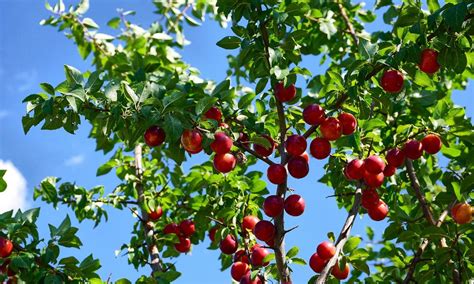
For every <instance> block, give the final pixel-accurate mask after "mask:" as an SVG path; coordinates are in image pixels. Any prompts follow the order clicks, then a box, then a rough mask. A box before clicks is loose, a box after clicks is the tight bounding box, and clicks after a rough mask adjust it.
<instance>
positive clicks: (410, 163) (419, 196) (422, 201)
mask: <svg viewBox="0 0 474 284" xmlns="http://www.w3.org/2000/svg"><path fill="white" fill-rule="evenodd" d="M405 165H406V169H407V174H408V177H409V179H410V183H411V186H412V187H413V190H414V191H415V195H416V198H417V199H418V201H419V202H420V205H421V209H422V210H423V214H424V215H425V218H426V220H427V221H428V223H430V224H431V225H433V226H434V225H436V221H435V219H434V217H433V213H432V212H431V209H430V207H429V206H428V203H427V202H426V199H425V195H424V194H423V193H422V192H421V188H420V182H419V181H418V178H417V177H416V173H415V169H414V168H413V161H412V160H410V159H408V158H407V159H406V160H405Z"/></svg>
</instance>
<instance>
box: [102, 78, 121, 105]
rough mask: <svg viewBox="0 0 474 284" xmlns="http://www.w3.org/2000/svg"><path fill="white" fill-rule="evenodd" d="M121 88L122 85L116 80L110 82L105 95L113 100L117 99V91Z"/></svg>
mask: <svg viewBox="0 0 474 284" xmlns="http://www.w3.org/2000/svg"><path fill="white" fill-rule="evenodd" d="M119 89H120V86H119V85H118V84H116V83H114V82H110V83H109V84H108V85H107V86H106V87H105V96H106V97H107V98H108V99H109V100H110V101H112V102H116V101H117V91H118V90H119Z"/></svg>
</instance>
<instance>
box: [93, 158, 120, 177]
mask: <svg viewBox="0 0 474 284" xmlns="http://www.w3.org/2000/svg"><path fill="white" fill-rule="evenodd" d="M116 165H117V162H116V161H115V160H110V161H108V162H107V163H105V164H103V165H102V166H100V167H99V168H98V169H97V173H96V176H102V175H105V174H108V173H109V172H110V171H111V170H112V169H113V168H114V167H115V166H116Z"/></svg>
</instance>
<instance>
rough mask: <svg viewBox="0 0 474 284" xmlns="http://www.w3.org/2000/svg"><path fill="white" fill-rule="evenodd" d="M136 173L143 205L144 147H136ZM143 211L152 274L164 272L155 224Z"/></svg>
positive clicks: (142, 218)
mask: <svg viewBox="0 0 474 284" xmlns="http://www.w3.org/2000/svg"><path fill="white" fill-rule="evenodd" d="M135 171H136V173H135V174H136V176H137V184H136V189H137V193H138V204H140V205H141V204H143V203H144V202H145V194H144V189H143V184H142V175H143V171H144V169H143V164H142V146H141V145H140V144H137V145H136V146H135ZM140 207H141V208H142V209H141V215H142V216H141V218H140V219H141V220H142V221H143V224H142V226H143V230H144V235H145V236H144V237H145V240H146V243H147V244H148V246H147V248H148V252H149V253H150V260H151V262H150V266H151V269H152V274H153V273H154V272H157V271H163V267H162V266H161V262H160V254H159V253H160V252H159V251H158V246H157V245H156V244H155V243H154V241H153V235H154V232H153V223H152V222H151V221H149V220H148V212H146V210H145V209H143V206H140Z"/></svg>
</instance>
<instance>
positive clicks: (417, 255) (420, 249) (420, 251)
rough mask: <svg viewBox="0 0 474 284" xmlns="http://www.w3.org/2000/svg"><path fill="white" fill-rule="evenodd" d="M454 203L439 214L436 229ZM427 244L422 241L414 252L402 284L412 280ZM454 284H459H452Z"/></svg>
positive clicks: (426, 241) (425, 241)
mask: <svg viewBox="0 0 474 284" xmlns="http://www.w3.org/2000/svg"><path fill="white" fill-rule="evenodd" d="M455 203H456V201H453V202H452V203H451V204H450V205H449V206H448V208H446V210H444V211H443V213H441V215H440V216H439V218H438V220H437V221H436V222H435V226H436V227H440V226H441V224H443V222H444V219H445V218H446V216H448V212H449V210H451V208H452V207H453V206H454V204H455ZM429 242H430V240H429V239H424V240H423V242H422V243H421V244H420V246H419V247H418V250H417V251H416V253H415V255H414V257H413V259H412V261H411V263H410V266H409V269H408V272H407V275H406V276H405V279H404V280H403V282H402V283H403V284H407V283H410V281H411V280H412V278H413V274H414V273H415V268H416V264H417V263H418V262H420V261H421V260H422V258H421V255H422V254H423V252H424V251H425V249H426V247H427V246H428V244H429ZM455 278H456V277H453V280H455ZM454 283H459V282H454Z"/></svg>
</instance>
